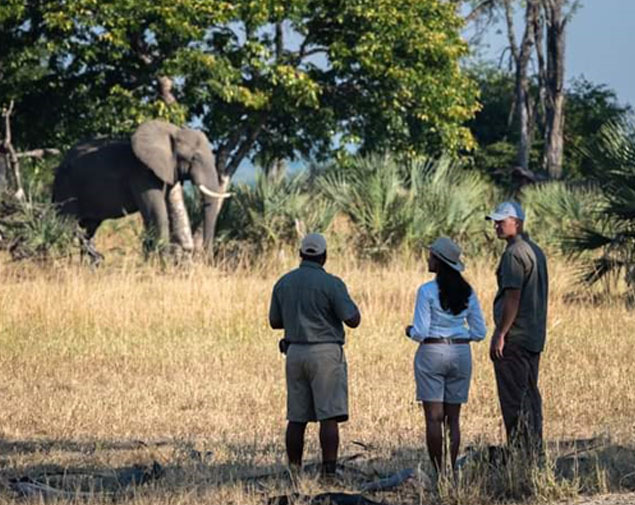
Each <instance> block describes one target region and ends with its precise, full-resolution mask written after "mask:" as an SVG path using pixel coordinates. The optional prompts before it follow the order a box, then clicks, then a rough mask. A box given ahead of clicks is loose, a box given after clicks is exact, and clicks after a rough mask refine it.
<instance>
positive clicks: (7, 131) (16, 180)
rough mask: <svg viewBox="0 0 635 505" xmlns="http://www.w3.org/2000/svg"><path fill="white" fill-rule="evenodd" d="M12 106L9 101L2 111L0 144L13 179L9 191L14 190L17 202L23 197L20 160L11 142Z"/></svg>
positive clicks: (13, 104)
mask: <svg viewBox="0 0 635 505" xmlns="http://www.w3.org/2000/svg"><path fill="white" fill-rule="evenodd" d="M14 106H15V102H14V101H13V100H11V102H10V103H9V108H8V109H6V108H5V109H2V116H3V117H4V141H3V142H2V148H3V151H4V152H5V153H6V156H7V161H8V163H7V164H8V168H9V174H10V175H11V176H12V179H13V180H12V181H11V183H12V185H13V188H11V189H13V190H15V196H16V198H17V199H18V200H23V199H24V196H25V195H24V189H23V187H22V177H21V175H20V160H19V159H18V155H17V153H16V151H15V148H14V147H13V143H12V141H11V114H13V109H14Z"/></svg>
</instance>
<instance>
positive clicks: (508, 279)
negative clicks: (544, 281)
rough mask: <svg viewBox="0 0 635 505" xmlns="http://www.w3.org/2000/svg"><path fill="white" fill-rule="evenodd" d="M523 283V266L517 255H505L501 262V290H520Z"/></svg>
mask: <svg viewBox="0 0 635 505" xmlns="http://www.w3.org/2000/svg"><path fill="white" fill-rule="evenodd" d="M524 281H525V266H524V265H523V262H522V259H521V258H519V257H518V255H516V254H513V253H511V252H509V253H507V254H505V255H504V256H503V259H502V261H501V286H500V287H501V289H520V288H522V287H523V282H524Z"/></svg>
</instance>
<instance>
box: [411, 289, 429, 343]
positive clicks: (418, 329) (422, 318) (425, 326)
mask: <svg viewBox="0 0 635 505" xmlns="http://www.w3.org/2000/svg"><path fill="white" fill-rule="evenodd" d="M429 333H430V300H429V299H428V296H427V293H426V289H425V285H424V286H421V287H420V288H419V290H418V291H417V299H416V300H415V314H414V318H413V321H412V327H411V329H410V334H409V335H408V336H409V337H410V338H411V339H412V340H416V341H417V342H423V340H424V339H425V338H426V337H428V336H429Z"/></svg>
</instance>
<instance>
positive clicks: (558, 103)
mask: <svg viewBox="0 0 635 505" xmlns="http://www.w3.org/2000/svg"><path fill="white" fill-rule="evenodd" d="M541 3H542V9H543V13H544V18H545V24H546V40H545V46H546V52H547V64H546V71H544V74H545V76H546V79H545V112H546V117H545V123H546V128H545V150H544V158H543V159H544V162H543V166H544V169H545V170H546V171H547V173H549V175H550V176H551V177H553V178H556V179H559V178H560V177H562V160H563V153H564V120H565V112H564V111H565V108H564V101H565V90H564V71H565V47H566V37H565V28H566V25H567V23H568V21H569V19H571V16H572V15H573V13H574V12H575V9H577V8H578V6H579V4H580V2H579V0H576V1H574V2H572V3H571V2H569V1H568V0H541ZM569 3H571V5H570V9H569V11H568V12H565V11H564V8H565V6H566V5H567V4H569Z"/></svg>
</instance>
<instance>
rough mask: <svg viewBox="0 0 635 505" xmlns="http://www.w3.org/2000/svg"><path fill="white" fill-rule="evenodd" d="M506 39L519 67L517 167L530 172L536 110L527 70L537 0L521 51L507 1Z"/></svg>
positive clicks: (532, 1) (532, 2) (531, 7)
mask: <svg viewBox="0 0 635 505" xmlns="http://www.w3.org/2000/svg"><path fill="white" fill-rule="evenodd" d="M503 3H504V6H505V19H506V21H507V36H508V38H509V44H510V50H511V54H512V58H513V60H514V65H515V67H516V78H515V80H516V86H515V94H516V98H515V104H516V110H517V113H518V135H519V139H518V154H517V163H518V166H520V167H521V168H523V169H525V170H527V169H528V168H529V153H530V152H531V144H532V125H533V116H532V114H533V106H532V100H531V96H530V94H529V77H528V76H527V70H528V67H529V60H530V58H531V51H532V47H533V45H534V41H535V33H534V26H535V24H534V22H535V20H536V17H537V15H538V13H539V10H538V9H539V5H538V0H528V1H527V7H526V9H525V32H524V34H523V39H522V41H521V44H520V47H517V46H516V40H515V35H514V24H513V7H512V4H511V0H504V2H503Z"/></svg>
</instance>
